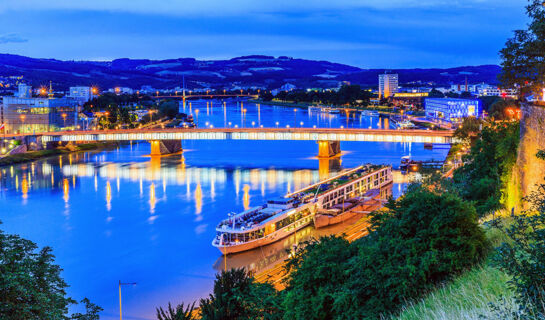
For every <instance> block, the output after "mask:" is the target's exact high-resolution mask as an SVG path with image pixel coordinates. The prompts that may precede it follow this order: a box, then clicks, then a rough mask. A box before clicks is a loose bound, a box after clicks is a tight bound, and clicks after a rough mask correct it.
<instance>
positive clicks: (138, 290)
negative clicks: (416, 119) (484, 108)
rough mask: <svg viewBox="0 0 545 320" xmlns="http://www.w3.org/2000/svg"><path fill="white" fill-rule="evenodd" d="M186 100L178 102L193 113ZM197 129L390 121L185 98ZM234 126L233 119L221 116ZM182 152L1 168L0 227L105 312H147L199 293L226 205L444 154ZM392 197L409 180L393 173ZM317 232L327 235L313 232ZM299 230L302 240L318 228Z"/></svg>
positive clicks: (305, 144) (262, 264)
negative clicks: (48, 255) (345, 171)
mask: <svg viewBox="0 0 545 320" xmlns="http://www.w3.org/2000/svg"><path fill="white" fill-rule="evenodd" d="M189 108H190V106H189V104H188V105H186V109H187V110H186V111H187V112H189ZM196 110H199V111H198V122H199V126H201V127H204V126H206V125H208V126H210V125H212V126H214V127H222V126H232V127H234V126H235V125H236V126H238V127H244V126H245V127H251V126H252V125H253V126H256V127H257V126H261V125H263V126H264V127H275V126H277V123H278V126H282V127H285V126H287V125H290V126H291V127H293V126H308V127H312V126H317V127H334V128H339V127H341V126H343V127H361V128H369V127H371V128H377V127H385V128H388V127H389V125H388V123H385V122H383V121H379V118H377V117H367V116H359V115H353V114H352V115H349V116H348V117H347V116H346V115H345V114H340V115H328V114H321V113H309V112H308V111H307V110H304V109H295V111H294V109H293V108H283V107H277V106H267V105H256V104H253V103H249V102H244V103H243V105H242V106H241V104H240V103H237V102H236V101H229V102H227V103H226V105H223V104H222V102H221V101H213V103H212V104H208V107H207V102H206V101H193V102H192V103H191V112H192V113H193V114H194V116H195V118H196V120H197V111H196ZM229 123H230V124H229ZM183 148H184V152H183V154H181V155H173V156H169V157H161V158H150V157H149V156H148V154H149V151H150V146H149V144H148V143H147V142H133V143H131V144H126V145H123V146H121V147H119V148H117V149H114V150H107V151H101V152H85V153H76V154H70V155H64V156H59V157H53V158H48V159H44V160H39V161H35V162H32V163H27V164H23V165H17V166H10V167H2V168H0V208H1V209H0V210H1V211H0V220H1V221H2V223H3V224H2V225H1V228H2V230H4V231H5V232H8V233H16V234H19V235H21V236H22V237H24V238H27V239H30V240H32V241H34V242H36V243H37V244H38V245H39V246H51V247H52V248H53V252H54V254H55V255H56V257H57V259H56V261H57V263H58V264H59V265H60V266H61V267H62V268H63V269H64V271H63V273H62V275H63V277H64V278H65V280H66V281H67V282H68V283H69V284H70V288H68V293H69V295H70V296H71V297H73V298H75V299H77V300H80V299H82V298H83V297H88V298H89V299H91V300H92V301H93V302H95V303H97V304H98V305H100V306H101V307H103V308H104V312H103V313H102V314H101V316H102V319H107V320H110V319H117V318H119V306H118V303H119V302H118V281H119V280H121V281H123V282H136V283H137V284H136V285H134V286H125V287H123V289H122V290H123V316H124V319H155V307H157V306H164V305H166V304H167V302H168V301H171V302H173V303H179V302H182V301H184V302H192V301H194V300H197V299H199V298H201V297H205V296H207V295H208V294H209V293H210V291H211V289H212V285H213V281H214V275H215V273H216V272H217V270H219V269H221V268H222V267H223V266H224V261H223V260H222V257H221V254H220V252H219V251H218V250H217V249H216V248H214V247H212V245H211V241H212V238H213V237H214V234H215V231H214V227H215V225H216V224H217V223H218V222H219V221H220V220H221V219H223V218H225V217H226V215H227V213H229V212H239V211H241V210H244V208H247V207H249V206H254V205H259V204H261V203H263V202H265V201H266V199H268V198H271V197H275V196H280V195H283V194H285V193H286V192H289V191H293V190H295V189H297V188H300V187H303V186H306V185H308V184H311V183H313V182H316V181H318V180H319V179H320V178H321V177H322V178H323V177H324V176H325V175H327V174H328V173H329V174H330V173H334V172H336V171H338V170H340V169H341V168H350V167H354V166H357V165H360V164H362V163H375V164H382V163H385V164H393V165H394V167H397V166H398V164H399V161H400V158H401V157H402V156H404V155H408V154H411V155H412V156H413V158H415V159H420V160H424V159H435V160H442V159H444V158H445V156H446V154H447V152H448V149H446V148H444V147H443V148H434V149H433V150H426V149H424V146H423V144H404V143H374V142H343V143H341V149H342V151H343V155H342V157H341V158H340V159H336V160H332V161H329V160H326V161H319V160H318V159H316V158H315V155H316V153H317V144H316V143H315V142H309V141H290V142H286V141H184V142H183ZM396 177H397V178H396V180H397V181H396V183H395V184H394V186H393V193H394V195H399V194H400V193H401V192H402V189H403V185H404V184H405V183H406V177H405V176H402V175H400V174H396ZM320 234H323V232H322V233H320ZM317 235H319V234H318V233H316V232H315V231H314V230H313V229H312V228H307V229H305V230H303V231H301V233H300V234H299V235H298V237H310V236H317ZM290 241H291V242H292V241H293V239H286V241H283V242H280V243H277V244H275V245H274V246H271V247H269V248H264V249H259V250H256V251H254V252H249V253H246V254H243V255H239V256H234V257H232V258H231V257H229V258H228V260H227V263H228V265H229V266H247V267H250V268H254V269H256V270H260V269H263V268H266V267H267V266H268V265H270V264H272V263H274V262H276V261H278V259H280V258H281V256H282V254H283V249H284V248H285V247H289V246H290V244H291V242H290Z"/></svg>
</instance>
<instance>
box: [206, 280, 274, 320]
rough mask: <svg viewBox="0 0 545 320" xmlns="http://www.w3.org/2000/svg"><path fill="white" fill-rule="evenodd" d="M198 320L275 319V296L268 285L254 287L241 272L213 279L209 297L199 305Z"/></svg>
mask: <svg viewBox="0 0 545 320" xmlns="http://www.w3.org/2000/svg"><path fill="white" fill-rule="evenodd" d="M200 308H201V315H202V320H231V319H237V320H251V319H267V320H269V319H270V320H273V319H279V317H280V314H279V313H280V312H279V311H280V308H279V301H278V295H277V292H276V290H275V289H274V287H273V286H272V285H271V284H270V283H258V282H256V281H255V279H254V278H253V277H252V276H251V275H250V274H249V273H248V272H247V271H246V270H245V269H231V270H229V271H226V272H225V271H222V272H221V274H218V275H216V280H215V281H214V290H213V293H212V294H211V295H210V296H209V297H208V298H206V299H201V301H200Z"/></svg>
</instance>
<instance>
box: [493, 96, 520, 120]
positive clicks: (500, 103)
mask: <svg viewBox="0 0 545 320" xmlns="http://www.w3.org/2000/svg"><path fill="white" fill-rule="evenodd" d="M508 108H517V105H516V103H515V101H513V100H504V99H500V100H497V101H496V102H494V103H493V104H492V105H491V106H490V111H489V114H490V116H492V117H494V118H495V119H499V120H504V119H508V118H509V117H508V115H507V114H506V112H507V111H506V110H507V109H508Z"/></svg>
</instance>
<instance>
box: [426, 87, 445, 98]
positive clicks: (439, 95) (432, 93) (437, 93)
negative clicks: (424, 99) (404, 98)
mask: <svg viewBox="0 0 545 320" xmlns="http://www.w3.org/2000/svg"><path fill="white" fill-rule="evenodd" d="M428 97H430V98H444V97H445V95H444V94H443V93H442V92H441V91H439V90H437V89H435V88H433V89H431V91H430V93H429V94H428Z"/></svg>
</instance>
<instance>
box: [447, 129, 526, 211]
mask: <svg viewBox="0 0 545 320" xmlns="http://www.w3.org/2000/svg"><path fill="white" fill-rule="evenodd" d="M518 143H519V124H518V123H517V122H513V123H500V124H494V125H487V126H484V127H483V130H482V131H481V132H480V133H479V135H478V137H477V139H476V140H475V142H474V144H473V146H472V147H471V151H470V153H469V154H468V155H467V156H465V157H464V159H463V160H464V163H465V164H464V166H462V167H460V168H458V169H456V170H455V171H454V175H453V182H454V185H455V189H456V190H457V192H459V193H460V195H461V196H462V198H464V199H465V200H468V201H472V202H473V203H474V205H475V208H476V209H477V213H478V214H479V216H484V215H486V214H488V213H490V212H491V211H494V210H498V209H500V208H502V206H503V205H502V199H503V197H502V193H503V191H504V188H505V186H506V184H507V181H508V179H509V177H510V174H511V169H512V167H513V165H514V164H515V162H516V155H517V148H518Z"/></svg>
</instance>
